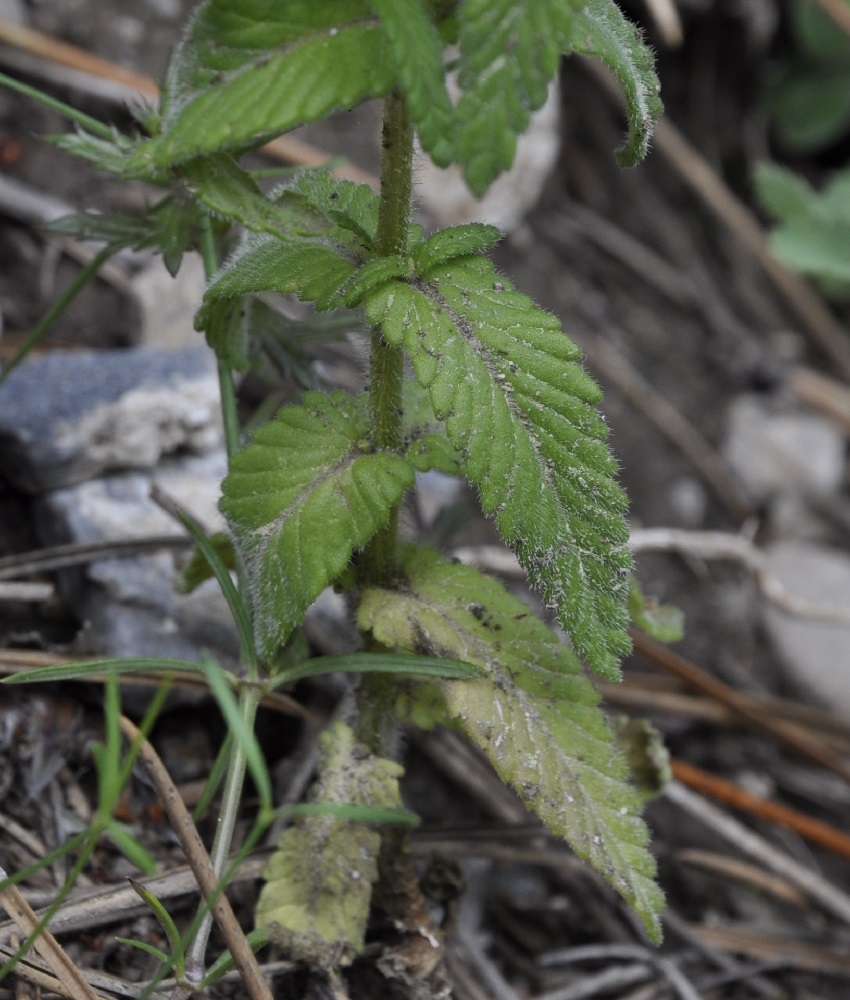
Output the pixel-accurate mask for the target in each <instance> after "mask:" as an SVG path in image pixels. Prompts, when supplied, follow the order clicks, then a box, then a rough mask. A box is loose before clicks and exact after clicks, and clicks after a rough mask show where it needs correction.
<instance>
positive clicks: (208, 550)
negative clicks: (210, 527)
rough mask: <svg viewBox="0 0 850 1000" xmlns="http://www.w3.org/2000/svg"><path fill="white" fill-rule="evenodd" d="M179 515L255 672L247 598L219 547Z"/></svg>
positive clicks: (186, 517)
mask: <svg viewBox="0 0 850 1000" xmlns="http://www.w3.org/2000/svg"><path fill="white" fill-rule="evenodd" d="M177 513H178V516H179V518H180V520H181V521H182V522H183V525H184V527H185V528H186V530H187V531H188V532H189V534H190V535H191V536H192V538H193V540H194V542H195V545H196V546H197V547H198V551H199V552H200V553H201V555H202V556H203V557H204V559H206V561H207V562H208V563H209V567H210V569H211V570H212V573H213V576H214V577H215V578H216V582H217V583H218V585H219V588H220V589H221V593H222V596H223V597H224V599H225V601H227V606H228V608H229V609H230V614H231V615H232V616H233V621H234V623H235V625H236V628H237V631H238V632H239V640H240V650H241V654H242V656H244V657H246V658H247V660H248V661H249V663H250V664H251V666H253V667H254V668H256V666H257V653H256V650H255V648H254V637H253V630H252V628H251V612H250V610H249V609H248V605H247V604H246V603H245V599H244V597H243V596H242V594H240V593H239V590H238V588H237V586H236V584H235V583H234V582H233V578H232V577H231V575H230V567H229V566H228V564H227V560H226V559H225V557H224V556H223V555H221V554H219V547H218V546H216V545H214V544H213V543H212V542H211V541H210V539H209V538H207V536H206V534H205V533H204V531H203V530H202V529H201V527H200V525H199V524H197V523H196V522H195V521H194V520H193V519H192V518H191V517H189V515H188V514H186V513H184V512H183V511H178V512H177ZM203 669H204V673H208V669H207V665H206V664H205V665H204V668H203Z"/></svg>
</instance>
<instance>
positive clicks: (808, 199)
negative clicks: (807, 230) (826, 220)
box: [753, 163, 817, 222]
mask: <svg viewBox="0 0 850 1000" xmlns="http://www.w3.org/2000/svg"><path fill="white" fill-rule="evenodd" d="M753 184H754V185H755V189H756V197H757V198H758V200H759V203H760V204H761V206H762V208H763V209H764V210H765V212H767V213H768V214H769V215H770V216H772V218H774V219H775V220H776V221H777V222H790V220H791V219H796V218H801V217H804V216H806V215H808V214H809V213H810V212H812V211H813V210H814V209H815V204H816V201H817V195H816V194H815V192H814V191H813V190H812V188H811V185H809V184H808V183H807V182H806V181H805V180H804V179H803V178H802V177H800V176H799V175H798V174H795V173H794V171H793V170H788V169H787V167H780V166H778V165H777V164H775V163H760V164H759V165H758V166H757V167H756V169H755V171H754V173H753Z"/></svg>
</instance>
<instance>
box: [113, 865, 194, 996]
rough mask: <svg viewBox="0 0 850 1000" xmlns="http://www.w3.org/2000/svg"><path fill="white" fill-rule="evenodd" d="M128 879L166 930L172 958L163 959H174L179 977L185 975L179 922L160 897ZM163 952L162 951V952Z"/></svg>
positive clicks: (165, 957) (139, 883)
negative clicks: (176, 921) (173, 917)
mask: <svg viewBox="0 0 850 1000" xmlns="http://www.w3.org/2000/svg"><path fill="white" fill-rule="evenodd" d="M127 881H128V882H129V883H130V887H131V888H132V889H133V891H134V892H135V893H136V895H137V896H138V897H139V898H140V899H141V900H142V902H144V904H145V905H146V906H147V907H148V909H149V910H150V911H151V913H153V915H154V916H155V917H156V919H157V921H158V922H159V925H160V927H161V928H162V929H163V931H165V936H166V938H168V943H169V945H170V946H171V953H172V958H168V957H167V956H164V957H163V959H162V960H163V961H174V962H175V965H176V969H177V975H178V977H181V978H182V976H183V973H184V968H183V947H182V942H181V940H180V931H179V930H178V929H177V924H175V923H174V920H173V919H172V917H171V914H170V913H169V912H168V910H166V908H165V907H164V906H163V904H162V903H161V902H160V900H159V899H157V897H156V896H155V895H154V894H153V893H152V892H151V891H150V889H148V888H146V887H145V886H143V885H142V884H141V882H137V881H136V880H135V879H134V878H128V879H127ZM160 954H162V952H160Z"/></svg>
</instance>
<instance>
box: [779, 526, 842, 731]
mask: <svg viewBox="0 0 850 1000" xmlns="http://www.w3.org/2000/svg"><path fill="white" fill-rule="evenodd" d="M766 555H767V560H768V565H769V567H770V571H771V572H772V573H774V574H775V575H776V576H777V577H778V578H779V580H781V581H782V583H783V584H784V585H785V587H786V589H787V590H788V591H789V593H791V594H794V595H795V596H798V597H801V598H804V599H806V600H807V601H812V602H815V603H817V604H818V605H820V606H822V607H824V608H847V609H850V555H848V554H847V553H845V552H841V551H839V550H837V549H831V548H827V547H826V546H822V545H812V544H810V543H807V542H799V541H793V542H792V541H789V542H779V543H777V544H775V545H772V546H770V547H769V548H768V549H767V550H766ZM764 621H765V626H766V629H767V633H768V635H769V636H770V639H771V641H772V642H773V645H774V646H775V648H776V652H777V656H778V659H779V663H780V666H781V668H782V669H783V670H784V672H785V675H786V677H787V679H788V680H789V681H790V682H791V683H792V685H793V686H794V687H795V688H796V689H797V690H799V691H800V693H801V694H803V695H805V696H806V697H807V698H808V699H810V700H813V701H816V702H820V703H821V704H824V705H825V706H826V707H828V708H831V709H832V710H833V711H834V712H836V713H837V714H840V715H850V625H843V624H832V623H826V622H822V621H812V620H810V619H809V620H807V619H804V618H799V617H797V616H792V615H790V614H788V613H787V612H785V611H782V610H781V609H780V608H777V607H776V606H774V605H767V606H766V607H765V614H764Z"/></svg>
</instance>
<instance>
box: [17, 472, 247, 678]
mask: <svg viewBox="0 0 850 1000" xmlns="http://www.w3.org/2000/svg"><path fill="white" fill-rule="evenodd" d="M189 464H192V463H189ZM192 479H193V476H192V474H191V473H190V472H189V471H186V470H184V471H183V474H182V481H183V484H184V487H185V489H186V490H187V491H189V490H190V485H189V484H190V482H191V481H192ZM194 484H195V485H194V493H195V495H196V497H212V498H214V497H215V496H217V493H218V487H219V476H218V468H217V467H216V465H215V464H214V463H209V465H204V464H200V465H197V464H196V465H195V469H194ZM150 489H151V477H150V476H148V475H144V474H141V473H129V474H125V475H115V476H109V477H105V478H103V479H97V480H94V481H92V482H90V483H82V484H79V485H77V486H73V487H68V488H65V489H61V490H54V491H53V492H51V493H47V494H44V495H43V496H41V497H39V498H38V500H37V501H36V504H35V514H36V526H37V528H38V530H39V533H40V535H41V537H42V539H43V541H44V542H45V543H47V544H61V543H65V542H71V541H74V542H89V541H99V540H104V539H127V538H150V537H152V536H154V535H166V536H174V537H175V538H178V537H181V536H182V535H183V534H184V532H183V530H182V529H181V527H180V526H179V525H178V524H177V523H176V522H175V521H174V520H173V519H172V518H171V517H169V516H168V515H167V514H166V513H165V512H164V511H163V510H162V509H161V508H160V507H159V506H157V505H156V504H155V503H154V502H153V501H152V500H151V499H150ZM208 505H209V501H207V500H205V501H204V502H203V503H194V504H187V505H186V509H187V511H188V513H190V514H191V515H192V516H194V517H196V518H197V519H198V520H201V518H202V510H204V509H206V507H207V506H208ZM176 572H177V569H176V564H175V554H174V552H173V551H169V550H162V551H160V552H156V553H152V554H151V555H146V556H140V557H133V558H126V559H122V558H116V559H100V560H98V561H96V562H92V563H89V564H88V565H87V566H86V567H85V568H83V569H74V570H66V571H63V572H62V573H60V574H59V578H58V580H59V588H60V591H61V593H62V595H63V597H64V598H65V600H66V601H67V603H68V605H69V607H70V608H71V609H72V611H73V612H74V613H75V614H76V615H77V616H78V617H79V618H80V620H82V621H84V622H86V624H87V627H88V636H87V644H88V647H89V650H90V652H91V653H93V654H96V655H103V656H122V657H123V656H162V657H175V658H178V659H189V660H198V659H199V658H200V654H201V651H202V650H208V651H210V652H211V653H212V654H213V655H214V656H215V657H216V658H217V659H218V660H219V661H220V662H222V664H224V665H227V666H232V665H233V664H235V662H236V658H237V656H238V640H237V638H236V631H235V627H234V626H233V625H232V622H231V620H230V615H229V611H228V610H227V607H226V605H225V603H224V600H223V598H222V597H221V596H220V595H219V594H218V593H217V588H216V585H215V583H214V581H213V583H212V584H211V585H210V586H205V587H203V588H200V590H199V592H196V593H194V594H189V595H179V594H176V593H175V590H174V580H175V576H176Z"/></svg>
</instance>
